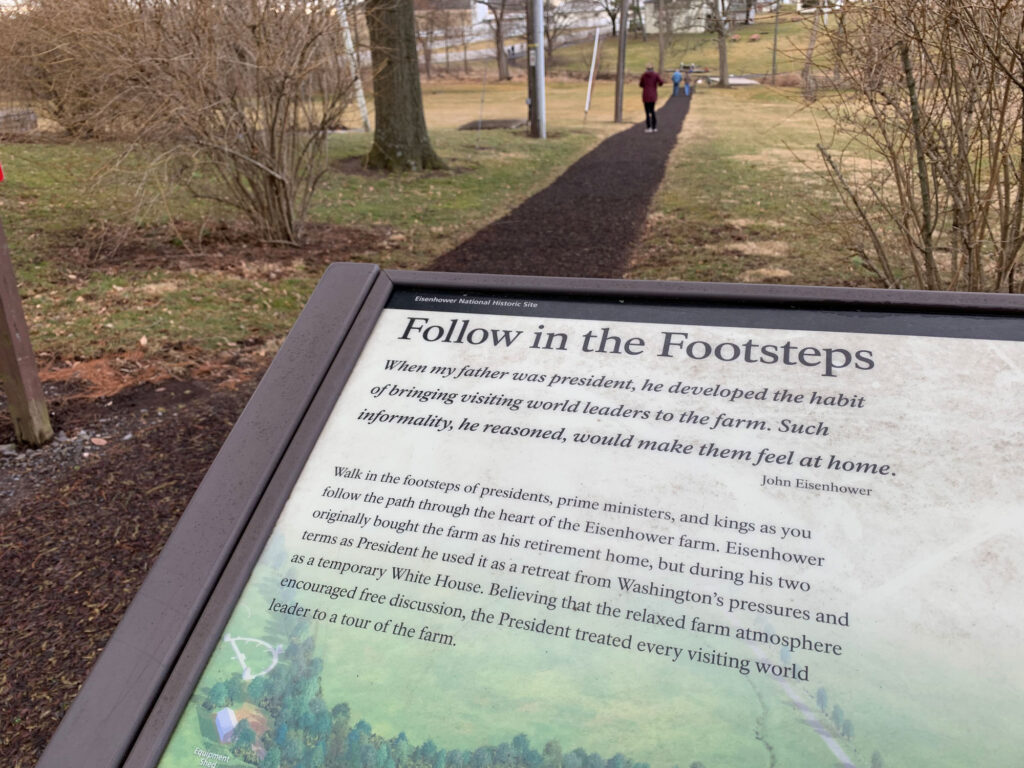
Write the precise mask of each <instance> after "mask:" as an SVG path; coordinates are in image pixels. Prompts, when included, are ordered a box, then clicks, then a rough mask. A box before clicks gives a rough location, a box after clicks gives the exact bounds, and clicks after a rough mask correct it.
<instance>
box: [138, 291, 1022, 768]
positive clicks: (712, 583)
mask: <svg viewBox="0 0 1024 768" xmlns="http://www.w3.org/2000/svg"><path fill="white" fill-rule="evenodd" d="M1022 342H1024V333H1022V329H1021V323H1020V320H1019V318H1014V317H983V316H981V315H980V314H979V315H978V316H972V315H961V316H960V317H957V318H956V320H955V322H953V321H951V320H950V318H949V317H943V316H941V313H916V314H915V313H906V314H904V315H900V314H899V313H895V314H894V313H871V312H854V311H838V310H835V309H821V308H819V309H817V310H815V311H809V310H787V309H780V308H774V309H772V310H770V311H768V310H764V309H757V308H756V307H753V306H748V307H744V306H743V305H740V304H735V303H733V304H728V303H721V302H718V303H715V302H704V303H701V304H692V303H691V304H683V303H679V302H672V301H662V302H657V301H650V300H648V301H639V300H629V299H620V300H610V299H609V300H602V299H599V298H596V297H593V296H591V297H584V298H582V299H577V300H573V299H559V298H553V297H552V296H551V295H548V294H529V295H527V294H513V293H502V294H498V293H493V292H455V291H451V290H443V289H437V290H435V289H430V288H423V287H419V288H411V289H408V290H397V291H395V292H394V293H393V294H392V295H391V297H390V299H389V301H388V305H387V308H385V309H384V310H383V311H382V312H381V313H380V315H379V318H377V319H376V322H375V325H374V326H373V330H372V334H371V335H370V338H369V341H368V342H367V343H366V345H365V347H363V349H362V352H361V354H360V356H359V358H358V362H357V363H356V364H355V366H354V368H353V370H352V373H351V375H350V377H349V378H348V381H347V383H346V384H345V386H344V389H343V391H342V392H341V395H340V397H338V399H337V401H336V403H335V404H333V407H332V408H331V410H330V413H329V417H326V423H325V424H324V426H323V427H322V429H319V432H318V436H317V438H316V440H315V445H313V447H312V450H311V451H310V452H309V455H308V458H306V459H305V460H304V461H303V462H302V465H301V471H300V472H299V473H298V474H297V479H295V480H294V482H293V483H292V484H291V485H290V486H289V489H290V490H289V492H288V493H287V494H286V495H287V500H286V502H285V503H284V504H283V508H282V509H281V511H280V515H279V517H278V520H277V523H276V525H275V526H274V528H273V531H272V533H270V535H269V538H268V539H267V541H266V544H265V546H263V547H262V554H261V555H260V556H259V560H258V562H257V563H256V565H255V567H254V568H253V569H252V572H251V575H250V576H249V578H248V581H247V583H246V585H245V587H244V591H243V592H242V593H241V595H240V597H239V598H238V600H237V603H236V604H235V605H234V609H233V612H232V613H231V617H230V619H229V620H228V621H227V624H226V626H225V627H224V628H223V631H222V632H221V634H220V635H219V639H217V641H216V643H215V645H213V650H212V654H211V655H210V657H209V661H208V663H207V664H206V666H205V671H203V672H202V675H201V677H200V678H199V680H198V685H196V687H195V690H194V692H193V693H192V695H191V697H190V698H189V700H188V703H187V704H186V705H185V707H184V711H183V712H181V713H180V718H179V719H178V720H177V725H176V727H174V730H173V735H171V736H170V740H169V741H168V742H167V744H166V748H165V749H163V751H162V757H160V759H159V762H158V764H159V766H160V768H192V767H193V766H242V765H245V764H259V765H261V766H271V768H278V767H279V766H304V767H308V768H312V767H313V766H343V767H344V768H357V767H359V768H406V767H407V766H408V767H409V768H419V767H420V766H422V767H423V768H501V767H503V766H510V767H511V766H516V767H520V766H525V767H529V768H541V767H542V766H543V767H544V768H628V767H629V766H637V767H639V766H649V767H650V768H673V766H693V765H704V766H707V767H708V768H712V767H713V766H730V767H733V768H741V767H743V768H745V767H746V766H753V765H785V766H791V767H794V768H801V767H804V766H806V767H807V768H812V767H813V768H820V766H832V765H844V766H865V768H866V767H867V766H872V767H873V768H877V766H880V765H885V766H903V765H906V766H910V765H929V766H957V767H959V766H963V765H1018V764H1021V763H1024V744H1022V743H1021V740H1020V738H1019V736H1018V734H1017V728H1018V723H1019V721H1020V718H1021V716H1022V715H1024V669H1022V667H1021V665H1020V664H1019V663H1017V658H1016V657H1017V653H1018V649H1019V646H1020V642H1021V639H1022V636H1024V632H1022V626H1021V625H1022V622H1024V616H1022V615H1021V614H1020V611H1019V606H1020V605H1022V604H1024V582H1022V579H1021V577H1020V574H1021V568H1022V560H1021V555H1020V552H1021V544H1022V541H1021V538H1022V536H1021V534H1022V531H1021V517H1020V500H1021V499H1022V498H1024V473H1021V472H1020V462H1021V424H1022V423H1024V398H1021V397H1020V392H1021V391H1022V390H1024V343H1022Z"/></svg>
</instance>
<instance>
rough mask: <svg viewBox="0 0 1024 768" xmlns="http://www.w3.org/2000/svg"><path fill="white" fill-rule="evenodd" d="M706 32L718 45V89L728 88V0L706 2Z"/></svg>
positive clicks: (708, 0) (709, 0)
mask: <svg viewBox="0 0 1024 768" xmlns="http://www.w3.org/2000/svg"><path fill="white" fill-rule="evenodd" d="M707 4H708V11H709V13H708V31H709V32H712V33H714V35H715V41H716V42H717V44H718V87H719V88H728V87H729V39H728V37H729V14H728V9H729V0H707Z"/></svg>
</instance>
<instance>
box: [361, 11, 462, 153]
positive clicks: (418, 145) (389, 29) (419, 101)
mask: <svg viewBox="0 0 1024 768" xmlns="http://www.w3.org/2000/svg"><path fill="white" fill-rule="evenodd" d="M366 25H367V27H368V28H369V32H370V46H371V53H372V55H373V104H374V111H375V113H376V121H375V126H374V133H373V146H372V147H371V148H370V153H369V154H368V155H367V157H366V165H367V167H370V168H381V169H385V170H389V171H401V170H404V171H415V170H423V169H428V168H444V167H446V166H445V164H444V161H442V160H441V158H440V157H438V155H437V153H436V152H434V148H433V147H432V146H431V144H430V137H429V136H428V134H427V123H426V119H425V118H424V116H423V94H422V91H421V90H420V74H419V61H418V59H417V57H416V19H415V17H414V15H413V7H412V0H367V3H366Z"/></svg>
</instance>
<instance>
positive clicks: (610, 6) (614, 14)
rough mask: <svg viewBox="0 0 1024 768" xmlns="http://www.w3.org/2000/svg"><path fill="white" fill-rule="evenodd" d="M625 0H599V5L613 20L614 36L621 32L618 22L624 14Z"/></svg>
mask: <svg viewBox="0 0 1024 768" xmlns="http://www.w3.org/2000/svg"><path fill="white" fill-rule="evenodd" d="M622 3H623V0H597V5H598V6H599V7H600V8H601V10H602V11H604V12H605V13H606V14H607V15H608V18H609V19H611V22H612V37H615V36H616V35H618V34H619V32H618V26H616V25H617V22H618V19H619V16H621V15H622Z"/></svg>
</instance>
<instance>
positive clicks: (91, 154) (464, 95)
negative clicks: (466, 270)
mask: <svg viewBox="0 0 1024 768" xmlns="http://www.w3.org/2000/svg"><path fill="white" fill-rule="evenodd" d="M771 28H772V25H771V22H770V20H767V21H763V22H760V23H759V24H758V25H755V26H753V27H744V28H742V32H743V34H744V35H747V34H748V30H749V33H750V34H753V33H754V32H757V33H759V34H760V35H761V40H760V41H758V42H756V43H750V42H742V43H734V44H731V47H730V54H731V55H732V56H733V58H732V61H734V62H736V63H737V67H738V68H739V69H740V70H743V71H747V70H754V71H768V70H769V69H770V66H771V43H770V37H771V36H770V34H768V33H769V32H770V31H771ZM806 32H807V28H806V24H805V23H804V22H792V21H790V22H786V23H784V24H782V25H780V45H779V48H780V51H781V50H782V49H783V43H785V45H786V46H788V47H789V49H791V50H799V48H800V46H801V44H800V40H801V39H802V38H801V36H802V35H803V36H806ZM656 45H657V42H656V37H655V36H653V35H652V36H649V37H648V40H647V42H646V43H645V42H643V41H641V40H638V39H631V41H630V47H629V49H628V50H629V60H628V68H629V70H630V71H639V70H641V69H642V67H643V64H644V62H646V61H647V60H649V59H651V58H652V52H653V55H654V56H656ZM680 46H681V47H680ZM709 46H710V47H709ZM591 50H592V45H591V44H590V43H589V42H586V41H584V42H582V43H580V44H578V45H575V46H565V47H563V48H560V49H558V51H557V54H556V56H555V62H554V65H553V66H552V71H553V72H558V71H560V70H563V69H578V70H582V71H585V70H586V68H587V67H588V66H589V56H590V52H591ZM713 53H714V43H713V41H712V40H711V38H710V37H709V36H706V35H703V36H699V37H696V36H694V37H692V39H691V38H689V37H686V36H680V41H679V43H678V45H677V46H676V47H675V48H673V49H672V59H671V60H673V61H674V60H675V58H676V57H677V56H678V58H680V59H685V60H687V61H697V62H698V63H708V64H711V63H713V62H714V61H717V59H716V58H714V57H713V56H712V54H713ZM574 57H575V58H574ZM575 59H579V60H580V61H581V62H584V65H583V66H582V67H577V66H576V65H575V63H574V62H575ZM602 62H603V63H602V67H608V66H612V67H613V66H614V47H613V46H611V45H608V46H606V48H605V52H604V57H603V58H602ZM609 62H610V63H609ZM730 68H732V67H730ZM780 68H781V65H780ZM734 71H737V70H735V69H734ZM485 73H486V76H485ZM473 76H474V78H475V79H436V78H435V79H432V80H427V79H424V80H423V93H424V104H425V112H426V117H427V123H428V127H429V130H430V134H431V140H432V142H433V143H434V146H435V148H436V149H437V150H438V152H439V153H440V154H441V156H442V157H443V158H444V159H445V160H446V161H447V162H448V164H449V170H448V171H439V172H432V173H424V174H397V175H390V176H389V175H384V174H375V173H367V172H364V171H362V169H361V168H360V166H359V158H360V157H361V156H362V155H363V154H364V153H365V152H366V151H367V149H368V147H369V141H370V136H368V135H367V134H364V133H362V132H347V133H339V134H336V135H334V136H333V137H332V138H331V141H330V145H329V152H330V159H331V170H330V172H329V173H328V174H327V176H326V178H325V180H324V182H323V184H322V186H321V187H320V188H319V191H318V194H317V196H316V199H315V201H314V204H313V208H312V210H311V216H310V228H311V232H312V233H313V238H314V239H315V237H316V233H317V232H318V231H319V232H322V233H323V232H326V233H327V234H321V235H320V238H321V240H320V242H319V243H318V248H319V250H318V254H319V256H318V257H317V258H310V257H309V251H308V249H307V250H306V251H303V250H297V249H295V250H293V249H287V248H278V249H276V250H269V249H266V248H258V247H253V245H252V244H247V243H246V242H241V243H240V242H238V240H237V238H235V240H232V239H231V238H230V237H228V238H225V237H224V236H223V235H218V234H217V233H218V231H219V230H221V229H223V228H224V226H223V222H234V223H232V224H231V227H234V229H235V230H236V231H237V230H239V229H241V230H243V231H244V229H245V224H244V222H238V216H237V214H235V212H233V211H231V210H227V209H225V208H223V207H218V206H216V205H214V204H211V203H209V202H200V201H197V200H194V199H192V198H190V197H188V196H187V195H186V194H185V193H184V192H182V191H181V190H180V189H176V188H173V187H169V186H166V185H163V184H160V183H159V179H156V178H152V177H151V174H150V175H147V169H146V168H145V167H144V166H141V165H139V164H137V163H136V162H135V161H133V160H131V159H123V158H121V157H120V154H119V153H120V152H121V151H122V149H123V148H122V147H121V146H120V145H118V144H117V143H114V142H68V141H62V140H43V141H27V142H16V141H8V142H5V143H4V144H3V145H0V162H2V163H3V166H4V169H5V172H6V175H7V181H6V182H5V183H4V184H3V185H2V186H0V217H2V220H3V225H4V227H5V229H6V233H7V237H8V240H9V242H10V244H11V250H12V255H13V259H14V264H15V268H16V271H17V275H18V280H19V286H20V289H21V292H22V297H23V301H24V305H25V311H26V315H27V316H28V320H29V325H30V328H31V330H32V334H33V343H34V346H35V349H36V352H37V354H38V355H39V356H40V358H41V359H42V360H43V362H44V365H45V364H46V363H54V364H65V363H67V362H68V361H73V360H90V359H93V358H97V357H102V356H108V355H114V356H122V357H123V356H135V357H143V358H146V359H151V360H152V359H163V360H165V361H166V360H168V359H173V358H175V357H176V356H181V355H182V354H184V356H185V357H195V356H200V357H201V356H202V355H206V354H209V353H210V352H212V351H217V350H230V349H232V348H237V347H239V346H244V347H249V348H257V349H259V348H261V347H262V345H269V347H267V349H268V351H270V352H272V351H273V345H274V344H275V343H276V341H275V340H277V339H280V338H281V337H283V335H284V334H285V333H286V332H287V330H288V328H290V326H291V324H292V323H293V322H294V320H295V317H296V316H297V314H298V312H299V311H300V309H301V307H302V305H303V303H304V301H305V299H306V297H308V296H309V294H310V292H311V291H312V289H313V286H314V285H315V283H316V281H317V280H318V278H319V276H320V274H321V273H322V271H323V265H324V263H325V262H326V261H328V260H330V259H332V258H334V259H346V260H352V261H369V262H374V263H377V264H380V265H381V266H383V267H387V268H403V269H421V268H424V267H426V266H428V265H429V264H430V263H431V261H432V260H433V259H434V258H435V257H437V256H439V255H440V254H443V253H445V252H446V251H448V250H450V249H451V248H452V247H454V246H455V245H457V244H458V243H459V242H461V241H462V240H464V239H465V238H467V237H468V236H469V235H471V234H472V233H473V232H475V231H476V230H478V229H479V228H481V227H483V226H485V225H486V224H488V223H489V222H491V221H493V220H495V219H497V218H500V217H501V216H503V215H504V214H506V213H507V212H508V211H509V210H511V209H512V208H514V207H515V206H516V205H518V204H519V203H520V202H522V201H523V200H525V199H526V198H527V197H529V196H530V195H532V194H534V193H536V192H537V191H538V190H540V189H542V188H544V187H545V186H547V185H548V184H550V183H551V182H552V181H553V180H554V179H555V178H557V176H558V175H559V174H561V173H562V171H564V170H565V168H566V167H568V166H569V165H570V164H571V163H572V162H574V161H575V160H576V159H577V158H579V157H580V156H581V155H583V154H584V153H586V152H587V151H589V150H590V149H592V148H593V147H594V146H595V145H596V144H597V143H598V142H600V141H601V140H602V139H604V138H606V137H607V136H609V135H611V134H612V133H614V132H616V131H619V130H621V129H622V128H624V127H628V126H629V125H631V124H633V123H635V122H638V121H639V120H641V119H642V116H643V115H642V106H641V104H640V100H639V99H638V98H628V96H629V95H631V94H630V92H629V91H627V98H626V99H625V104H624V109H625V114H624V118H625V123H624V124H616V123H614V122H613V121H612V117H613V110H614V85H613V83H612V81H610V80H608V79H602V80H598V81H597V82H596V83H595V85H594V92H593V100H592V104H591V107H590V110H589V112H587V113H585V112H584V105H585V99H586V87H587V84H586V81H585V80H581V79H579V78H572V77H564V76H558V75H556V76H553V77H552V79H551V80H550V81H549V82H548V85H547V128H548V139H547V140H546V141H537V140H533V139H529V138H528V137H526V135H525V134H524V132H523V131H522V130H473V129H470V130H459V129H460V127H463V126H467V125H469V126H472V124H474V123H479V121H481V120H521V119H523V118H525V115H526V105H525V98H526V83H525V80H524V79H522V75H521V74H517V78H518V79H514V80H512V81H505V82H497V81H496V80H495V79H494V76H493V72H492V71H489V70H487V69H486V68H485V67H482V66H478V67H476V68H475V69H474V70H473ZM348 122H349V124H353V125H357V124H358V122H359V117H358V114H354V113H353V114H350V116H349V120H348ZM816 137H817V134H816V132H815V128H814V123H813V120H812V118H811V116H810V114H809V113H807V112H806V111H803V110H802V107H801V105H800V104H799V102H798V101H795V100H794V98H793V95H792V94H791V93H789V92H783V91H775V90H770V89H768V88H758V89H756V90H739V89H736V90H733V91H729V92H726V93H721V92H716V91H712V90H710V89H708V88H704V89H702V91H701V93H700V94H699V95H698V97H697V99H696V100H695V102H694V105H693V109H692V110H691V113H690V117H689V118H688V119H687V122H686V126H685V128H684V130H683V133H682V135H681V137H680V144H679V146H678V148H677V149H676V151H675V154H674V156H673V158H672V164H671V167H670V169H669V172H668V175H667V176H666V179H665V182H664V184H663V187H662V190H661V193H660V194H659V196H658V198H657V200H656V202H655V205H654V208H653V209H652V211H651V215H650V220H649V227H648V232H647V235H646V237H645V238H644V240H643V242H642V243H641V244H640V247H639V249H638V251H637V253H636V258H635V263H634V266H633V269H632V270H631V272H630V276H631V277H635V278H657V279H692V280H758V281H766V280H767V281H773V280H774V281H786V282H798V283H811V284H860V283H862V282H863V278H862V277H861V276H860V275H859V273H857V272H856V270H854V269H852V268H851V267H850V265H849V263H848V261H847V260H846V259H845V258H844V256H843V255H842V252H841V249H840V248H839V246H838V243H837V242H836V241H835V238H834V237H831V236H829V235H828V234H827V228H823V227H822V226H821V221H822V220H823V219H825V218H827V215H828V212H829V208H828V206H829V205H830V204H829V203H827V202H825V199H824V198H823V197H822V196H821V193H822V190H823V187H822V185H821V182H820V180H819V179H818V177H817V176H816V175H815V174H814V173H812V172H811V171H810V170H809V166H808V167H804V166H802V165H801V164H800V162H798V161H797V160H796V159H795V158H797V157H799V158H801V159H806V160H809V162H810V164H811V165H813V164H814V157H813V146H814V142H815V141H816ZM787 147H793V148H794V150H795V152H796V154H795V155H794V154H793V153H791V152H790V151H789V149H788V148H787ZM140 190H141V192H142V194H141V195H139V194H136V193H137V192H139V191H140ZM818 216H821V218H816V217H818ZM318 227H319V228H320V229H319V230H318V229H317V228H318ZM339 228H340V229H339ZM229 229H230V228H229ZM211 234H212V235H214V236H212V237H211ZM204 238H205V239H204ZM222 252H223V253H222ZM154 254H156V255H159V258H155V257H154Z"/></svg>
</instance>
